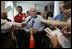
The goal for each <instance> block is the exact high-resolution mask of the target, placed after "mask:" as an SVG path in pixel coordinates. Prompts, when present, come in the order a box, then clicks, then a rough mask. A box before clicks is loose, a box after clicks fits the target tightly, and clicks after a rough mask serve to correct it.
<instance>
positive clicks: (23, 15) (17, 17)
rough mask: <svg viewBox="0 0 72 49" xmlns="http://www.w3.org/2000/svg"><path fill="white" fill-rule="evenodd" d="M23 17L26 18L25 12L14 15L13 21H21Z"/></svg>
mask: <svg viewBox="0 0 72 49" xmlns="http://www.w3.org/2000/svg"><path fill="white" fill-rule="evenodd" d="M25 18H26V14H25V13H21V14H18V15H16V16H15V17H14V21H15V22H18V23H21V22H22V21H23V20H25Z"/></svg>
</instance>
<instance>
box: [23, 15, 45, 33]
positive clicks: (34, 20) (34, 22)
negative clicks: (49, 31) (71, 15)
mask: <svg viewBox="0 0 72 49" xmlns="http://www.w3.org/2000/svg"><path fill="white" fill-rule="evenodd" d="M27 18H28V19H26V21H27V20H29V19H30V21H29V22H28V23H27V24H26V26H25V27H24V31H26V32H29V29H30V28H34V29H37V30H38V31H43V29H44V28H45V26H44V25H43V24H42V22H41V21H40V19H39V18H40V17H38V16H37V17H33V16H29V17H27Z"/></svg>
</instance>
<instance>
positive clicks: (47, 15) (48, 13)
mask: <svg viewBox="0 0 72 49" xmlns="http://www.w3.org/2000/svg"><path fill="white" fill-rule="evenodd" d="M50 14H51V16H49V15H50ZM48 17H53V13H52V12H51V11H48V12H47V14H46V19H47V18H48Z"/></svg>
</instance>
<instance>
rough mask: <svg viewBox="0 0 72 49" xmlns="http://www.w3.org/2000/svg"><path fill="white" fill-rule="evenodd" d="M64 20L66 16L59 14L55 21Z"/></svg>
mask: <svg viewBox="0 0 72 49" xmlns="http://www.w3.org/2000/svg"><path fill="white" fill-rule="evenodd" d="M63 18H64V15H63V13H60V14H58V15H57V16H56V17H55V18H54V19H55V20H60V21H61V20H62V19H63Z"/></svg>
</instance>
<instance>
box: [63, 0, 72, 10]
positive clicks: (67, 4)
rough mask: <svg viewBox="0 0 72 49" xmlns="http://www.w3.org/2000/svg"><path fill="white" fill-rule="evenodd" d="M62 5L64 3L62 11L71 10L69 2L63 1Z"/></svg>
mask: <svg viewBox="0 0 72 49" xmlns="http://www.w3.org/2000/svg"><path fill="white" fill-rule="evenodd" d="M63 3H64V6H63V8H64V9H70V8H71V1H64V2H63Z"/></svg>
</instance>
